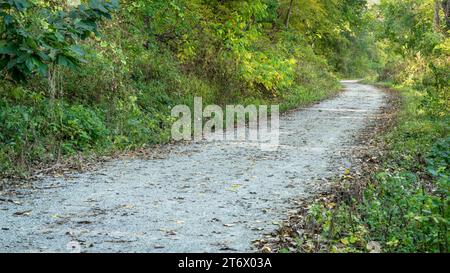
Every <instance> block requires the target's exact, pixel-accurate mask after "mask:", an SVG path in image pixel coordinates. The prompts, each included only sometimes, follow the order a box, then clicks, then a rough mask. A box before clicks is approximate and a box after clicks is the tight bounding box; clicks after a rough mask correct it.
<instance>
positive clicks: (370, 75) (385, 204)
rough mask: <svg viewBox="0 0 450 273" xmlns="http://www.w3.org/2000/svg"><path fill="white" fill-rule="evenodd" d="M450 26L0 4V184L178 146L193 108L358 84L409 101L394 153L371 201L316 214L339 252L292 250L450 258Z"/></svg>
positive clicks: (399, 13)
mask: <svg viewBox="0 0 450 273" xmlns="http://www.w3.org/2000/svg"><path fill="white" fill-rule="evenodd" d="M449 16H450V1H449V0H380V1H366V0H251V1H250V0H120V1H119V0H86V1H85V0H81V1H76V0H75V1H60V0H0V31H1V39H0V95H1V99H0V179H4V181H6V180H11V179H12V180H14V179H27V178H30V177H32V176H33V173H34V172H35V171H36V170H42V169H48V168H55V166H65V165H68V164H72V165H78V164H83V162H85V161H92V160H94V161H95V160H97V159H98V158H101V157H102V156H112V155H117V154H126V153H132V152H133V151H138V150H141V149H152V147H153V146H154V145H159V144H165V143H169V142H170V141H171V139H170V128H171V125H172V123H173V122H174V118H173V117H171V112H170V110H171V108H172V107H174V106H175V105H179V104H186V105H189V106H190V107H193V98H194V97H202V98H203V101H204V103H205V104H217V105H221V106H223V105H227V104H243V105H248V104H255V105H265V104H279V105H280V109H281V110H282V111H287V110H290V109H295V108H297V107H304V106H307V105H310V104H311V103H314V102H318V101H321V100H323V99H326V98H330V97H333V96H335V95H336V94H338V93H339V91H340V90H341V84H340V82H339V81H340V80H342V79H360V80H362V81H364V82H365V83H370V84H374V85H377V86H381V87H383V88H388V89H390V90H391V91H389V92H395V93H396V94H397V95H398V96H399V97H400V100H401V105H400V106H399V110H398V114H397V117H396V122H395V125H394V126H393V128H391V129H390V130H389V131H388V132H386V133H384V134H383V135H381V136H379V137H380V138H382V139H383V143H384V144H385V147H386V149H387V150H388V152H387V153H386V155H385V157H384V158H382V159H380V160H381V163H380V164H381V166H382V167H381V169H380V171H379V172H378V173H374V174H373V175H372V177H371V178H370V181H371V182H370V183H369V184H368V185H366V186H365V188H364V189H363V190H362V192H360V193H358V194H359V195H358V197H356V196H355V197H354V198H349V199H346V200H343V201H341V202H339V203H338V204H335V205H333V206H332V208H330V207H329V206H327V204H325V203H321V202H318V203H315V204H313V205H312V209H311V210H310V212H309V214H308V219H310V221H313V222H314V223H315V227H316V228H315V231H314V233H315V234H320V236H321V238H323V240H324V241H326V242H327V243H326V244H324V246H323V247H320V249H317V248H309V247H307V246H308V245H311V240H315V239H311V238H312V236H313V235H311V237H308V235H305V237H304V238H300V239H301V240H302V243H301V244H299V245H301V246H302V247H299V248H298V249H296V250H295V251H301V252H316V251H324V252H367V251H369V250H370V248H368V247H367V245H368V244H369V243H372V246H373V245H374V243H373V242H376V243H375V246H376V248H380V249H381V251H383V252H448V250H449V246H448V244H449V239H450V233H449V216H450V211H449V208H448V205H449V191H450V180H449V171H450V170H449V161H450V154H449V152H450V137H449V134H448V133H449V125H450V124H449V109H450V88H449V84H450V36H449V34H450V17H449ZM5 183H6V182H5ZM5 185H6V184H5ZM0 190H1V187H0ZM331 226H332V228H330V227H331ZM386 227H389V229H388V230H387V229H386ZM279 251H280V252H283V251H293V250H292V249H280V250H279Z"/></svg>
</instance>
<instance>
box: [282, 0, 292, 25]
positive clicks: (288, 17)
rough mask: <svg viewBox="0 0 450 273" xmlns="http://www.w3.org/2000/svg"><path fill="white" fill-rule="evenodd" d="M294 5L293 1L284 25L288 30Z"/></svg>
mask: <svg viewBox="0 0 450 273" xmlns="http://www.w3.org/2000/svg"><path fill="white" fill-rule="evenodd" d="M293 5H294V0H291V2H290V3H289V9H288V11H287V13H286V19H285V21H284V25H285V26H286V28H289V19H290V18H291V14H292V7H293Z"/></svg>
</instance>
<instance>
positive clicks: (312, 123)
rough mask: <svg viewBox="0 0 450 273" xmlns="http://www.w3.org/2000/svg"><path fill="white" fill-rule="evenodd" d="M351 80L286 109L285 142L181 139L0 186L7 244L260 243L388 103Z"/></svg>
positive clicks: (33, 247)
mask: <svg viewBox="0 0 450 273" xmlns="http://www.w3.org/2000/svg"><path fill="white" fill-rule="evenodd" d="M343 84H344V86H345V91H344V92H342V93H341V94H340V95H339V96H337V97H335V98H333V99H330V100H326V101H323V102H321V103H318V104H316V105H313V106H312V107H309V108H306V109H300V110H297V111H292V112H290V113H288V114H287V115H285V116H283V117H282V118H281V124H280V128H281V135H280V141H281V148H280V149H278V151H276V152H263V151H261V150H260V149H259V148H258V147H257V146H255V145H250V144H245V143H229V142H215V143H213V142H205V143H193V144H187V145H175V147H173V148H172V149H171V150H170V151H169V152H168V153H167V155H166V156H165V157H164V158H161V159H152V160H138V159H132V160H131V159H130V160H119V161H113V162H110V163H107V164H105V165H104V166H103V167H102V168H101V169H100V170H97V171H93V172H89V173H82V174H77V175H75V176H72V177H71V178H46V179H43V180H42V181H38V182H35V183H34V188H33V189H23V190H17V191H16V192H15V195H13V196H10V197H7V198H6V196H7V195H0V198H3V199H0V251H1V252H47V251H50V252H67V251H68V250H69V249H70V248H75V250H81V251H83V252H84V251H86V252H220V251H226V252H234V251H244V252H247V251H252V244H251V242H252V240H255V239H259V238H261V237H262V236H263V235H264V234H265V233H268V232H271V231H273V230H274V229H275V228H276V224H277V221H280V220H282V219H283V218H284V217H285V216H286V212H287V210H289V204H290V200H291V199H294V198H299V197H301V196H304V195H307V194H308V193H311V192H313V191H314V189H317V188H319V189H320V188H321V187H324V184H323V183H325V182H323V181H324V180H322V179H321V178H324V177H330V176H333V175H336V174H338V173H339V171H340V170H342V168H345V167H346V164H349V163H348V162H349V161H348V160H347V159H346V157H347V156H346V154H347V153H346V152H347V151H349V150H351V149H354V148H355V147H354V146H352V144H353V143H354V142H353V141H354V139H355V136H357V135H358V134H359V132H360V131H361V129H363V128H364V127H365V125H367V123H368V122H369V121H370V119H371V118H372V117H373V116H374V115H376V114H377V111H378V110H379V109H380V107H382V106H383V105H384V104H385V100H386V97H385V95H384V93H383V92H382V91H380V90H378V89H376V88H375V87H372V86H369V85H363V84H359V83H357V82H353V81H346V82H343ZM8 198H9V201H8ZM78 246H79V247H80V248H78Z"/></svg>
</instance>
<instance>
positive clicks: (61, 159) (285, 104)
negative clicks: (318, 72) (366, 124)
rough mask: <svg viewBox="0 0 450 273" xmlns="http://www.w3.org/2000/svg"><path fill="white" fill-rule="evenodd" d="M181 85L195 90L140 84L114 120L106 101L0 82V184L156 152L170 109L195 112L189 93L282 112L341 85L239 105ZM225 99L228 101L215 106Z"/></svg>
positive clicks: (203, 88) (165, 137)
mask: <svg viewBox="0 0 450 273" xmlns="http://www.w3.org/2000/svg"><path fill="white" fill-rule="evenodd" d="M80 84H82V83H80ZM136 84H139V83H136ZM183 84H185V85H184V86H185V87H184V88H186V89H189V90H190V89H192V90H193V91H192V92H185V93H183V94H181V95H180V94H175V95H173V94H167V92H166V90H163V91H159V90H158V89H156V88H155V89H150V87H148V86H138V87H136V89H138V90H140V92H138V95H137V96H136V97H130V101H129V102H120V101H119V103H118V104H116V103H115V110H114V115H111V114H108V112H107V111H108V110H107V109H108V108H110V107H109V106H108V105H106V104H105V105H97V106H91V105H83V104H76V103H70V102H67V101H65V100H58V101H56V102H53V103H52V102H51V101H50V100H49V99H48V98H46V97H44V96H42V95H41V94H39V93H37V92H30V91H29V90H26V89H24V88H20V87H10V86H9V85H8V84H7V83H3V84H0V95H2V97H3V98H4V100H3V101H0V122H1V124H2V126H0V127H2V131H1V132H0V140H2V141H1V142H0V182H2V180H1V179H4V180H3V183H5V184H6V183H8V184H9V183H11V182H13V183H14V184H15V183H16V182H18V181H19V180H23V179H32V178H34V177H36V175H42V174H58V173H61V172H66V171H70V170H77V171H82V170H83V169H85V168H86V167H88V166H92V165H95V163H96V162H99V161H104V160H108V159H109V158H116V157H120V156H123V155H128V156H133V155H148V154H150V153H158V146H159V145H160V144H167V143H169V142H170V141H171V139H170V130H171V125H172V123H173V122H174V119H173V118H172V117H171V115H170V109H171V107H173V106H174V105H177V104H186V105H188V106H189V107H190V108H191V110H192V108H193V103H192V102H193V98H194V96H200V97H202V98H203V104H204V106H205V105H207V104H219V105H221V106H224V105H226V104H242V105H249V104H255V105H264V104H279V105H280V110H281V111H282V112H285V111H288V110H291V109H294V108H296V107H302V106H305V105H308V104H311V103H314V102H317V101H320V100H323V99H326V98H329V97H331V96H333V95H335V94H336V93H337V92H338V91H339V89H340V85H339V82H338V81H337V80H336V79H335V78H331V77H330V78H323V79H319V80H318V81H316V83H315V84H297V85H295V86H294V87H293V89H292V92H289V93H288V94H286V95H285V96H284V97H279V98H275V99H267V98H258V97H256V96H253V97H252V96H250V97H246V98H243V99H237V100H236V99H229V98H224V97H222V98H221V99H218V98H216V97H215V95H214V94H215V92H217V90H215V89H214V88H213V87H212V86H209V85H204V84H203V85H202V84H201V82H200V83H199V84H195V81H194V80H192V79H190V80H184V81H183ZM188 84H190V85H192V86H190V85H188ZM194 91H195V92H194ZM223 99H228V100H227V101H223V102H220V101H219V100H223ZM122 131H126V132H127V135H123V134H122V133H120V132H122ZM118 132H119V133H118ZM1 186H2V183H0V189H1Z"/></svg>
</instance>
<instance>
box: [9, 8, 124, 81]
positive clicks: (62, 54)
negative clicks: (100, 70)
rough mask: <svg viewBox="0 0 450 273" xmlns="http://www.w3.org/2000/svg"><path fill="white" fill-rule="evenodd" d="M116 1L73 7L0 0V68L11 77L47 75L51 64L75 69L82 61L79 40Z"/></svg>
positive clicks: (105, 14) (84, 37)
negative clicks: (0, 37) (0, 34)
mask: <svg viewBox="0 0 450 273" xmlns="http://www.w3.org/2000/svg"><path fill="white" fill-rule="evenodd" d="M117 7H118V1H117V0H114V1H99V0H91V1H89V4H88V5H83V4H82V5H79V6H77V7H74V8H67V9H62V8H55V7H43V5H42V4H40V3H39V2H35V1H29V0H8V1H6V0H4V1H0V18H1V20H2V21H1V24H0V31H1V33H2V40H1V41H0V69H1V70H2V71H3V72H6V73H8V75H10V76H11V78H12V79H13V80H26V79H27V77H29V76H31V75H33V74H36V73H37V74H39V75H40V76H46V75H47V72H48V70H49V68H51V67H52V66H54V65H60V66H64V67H70V68H75V67H76V66H77V65H79V63H80V62H81V61H82V60H83V59H82V58H83V55H84V52H83V50H82V48H81V47H80V46H77V43H78V41H79V40H82V39H86V38H87V37H89V36H90V35H91V33H96V34H97V33H98V21H99V20H101V19H102V18H103V17H106V18H111V15H110V13H111V12H112V11H113V10H115V9H116V8H117Z"/></svg>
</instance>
